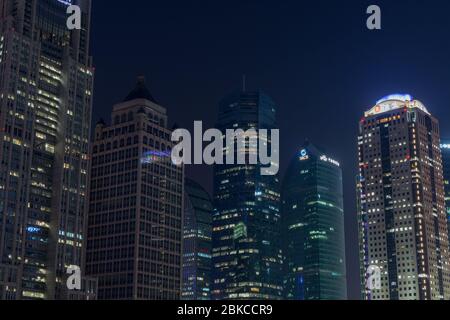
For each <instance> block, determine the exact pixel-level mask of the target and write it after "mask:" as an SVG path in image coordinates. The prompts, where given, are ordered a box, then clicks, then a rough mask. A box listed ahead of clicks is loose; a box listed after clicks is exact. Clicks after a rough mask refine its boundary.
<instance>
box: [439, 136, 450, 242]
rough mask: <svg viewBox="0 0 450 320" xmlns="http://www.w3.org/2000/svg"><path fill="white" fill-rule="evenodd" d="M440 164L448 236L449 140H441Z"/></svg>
mask: <svg viewBox="0 0 450 320" xmlns="http://www.w3.org/2000/svg"><path fill="white" fill-rule="evenodd" d="M441 151H442V164H443V168H444V189H445V207H446V212H447V223H448V234H449V237H450V142H449V141H442V143H441Z"/></svg>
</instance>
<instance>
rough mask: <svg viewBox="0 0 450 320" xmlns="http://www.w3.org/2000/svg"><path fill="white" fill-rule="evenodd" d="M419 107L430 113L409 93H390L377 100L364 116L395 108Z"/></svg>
mask: <svg viewBox="0 0 450 320" xmlns="http://www.w3.org/2000/svg"><path fill="white" fill-rule="evenodd" d="M402 108H407V109H415V108H417V109H420V110H422V111H423V112H425V113H427V114H430V113H429V111H428V110H427V108H426V107H425V105H424V104H423V103H422V102H420V101H419V100H414V99H413V97H412V96H411V95H409V94H391V95H388V96H386V97H384V98H382V99H380V100H378V101H377V103H376V105H375V106H374V107H373V108H372V109H370V110H369V111H367V112H366V113H365V116H366V117H370V116H374V115H378V114H381V113H385V112H390V111H393V110H397V109H402Z"/></svg>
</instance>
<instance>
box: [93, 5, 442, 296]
mask: <svg viewBox="0 0 450 320" xmlns="http://www.w3.org/2000/svg"><path fill="white" fill-rule="evenodd" d="M371 4H377V5H379V6H380V7H381V10H382V28H383V29H382V30H381V31H369V30H368V29H367V28H366V19H367V17H368V16H367V15H366V13H365V12H366V9H367V7H368V6H369V5H371ZM449 14H450V3H448V1H429V0H428V1H413V0H396V1H380V0H371V1H365V0H355V1H348V0H347V1H345V0H341V1H337V0H328V1H323V0H314V1H312V0H310V1H299V0H289V1H287V0H271V1H266V0H227V1H225V0H215V1H211V0H198V1H173V0H164V1H151V0H128V1H108V2H106V1H99V0H95V1H94V8H93V30H92V54H93V56H94V65H95V67H96V82H95V102H94V121H96V120H98V118H99V117H104V118H105V119H107V120H108V121H109V114H110V111H111V108H112V105H113V104H115V103H117V102H119V101H121V100H122V99H123V98H124V97H125V96H126V94H127V93H128V91H129V90H130V89H131V88H132V87H133V86H134V83H135V78H136V76H137V75H140V74H143V75H145V76H146V78H147V83H148V86H149V88H150V90H151V92H152V94H153V96H155V98H156V99H157V100H158V101H159V102H160V104H161V105H163V106H165V107H166V108H167V109H168V112H169V117H170V121H171V122H172V123H173V122H176V123H178V124H179V126H180V127H183V128H188V129H189V128H191V127H192V125H193V121H194V120H203V121H204V123H205V126H210V127H212V126H213V125H214V122H215V119H216V116H217V103H218V101H219V100H220V98H221V97H223V96H224V95H226V94H228V93H230V92H232V91H234V90H235V89H238V88H240V86H241V78H242V74H246V75H247V88H248V90H251V89H258V88H260V89H262V90H263V91H265V92H266V93H267V94H269V95H270V96H271V97H272V98H273V99H274V100H275V101H276V103H277V104H278V116H277V118H278V123H279V127H280V133H281V148H282V149H281V157H282V159H281V161H282V171H283V172H284V170H285V169H286V167H287V165H288V162H289V160H290V159H291V158H292V156H293V155H294V154H295V153H296V152H297V151H298V150H299V146H300V145H301V144H302V143H303V141H304V140H305V139H306V138H308V139H309V140H310V141H311V142H313V143H316V144H318V145H321V146H323V147H325V148H326V150H327V151H328V153H329V154H331V155H334V157H335V158H337V159H338V160H339V161H340V162H341V163H342V166H343V170H344V189H345V195H344V196H345V212H346V213H345V214H346V238H347V260H348V261H347V264H348V278H349V297H350V298H352V299H357V298H358V297H359V275H358V273H359V271H358V244H357V243H358V239H357V231H356V230H357V225H356V213H355V211H356V206H355V183H354V181H355V178H354V177H355V175H356V168H357V157H356V143H357V133H358V132H357V128H358V127H357V126H358V121H359V119H360V118H361V117H362V115H363V112H364V111H365V110H367V109H369V108H370V107H372V106H373V105H374V104H375V102H376V101H377V100H378V99H379V98H381V97H383V96H385V95H388V94H391V93H409V94H411V95H413V96H414V97H415V98H417V99H419V100H421V101H422V102H423V103H424V104H425V105H426V106H427V107H428V109H429V110H430V112H432V113H433V114H434V115H435V116H436V117H437V118H438V119H440V121H441V131H442V136H443V137H445V136H447V137H450V125H449V122H448V120H449V116H450V106H449V103H450V18H449ZM188 172H189V174H190V176H191V177H192V178H194V179H196V180H198V181H199V182H201V183H202V184H203V185H204V186H205V187H206V188H208V189H209V190H211V184H212V176H211V168H203V167H201V168H198V167H196V168H189V170H188Z"/></svg>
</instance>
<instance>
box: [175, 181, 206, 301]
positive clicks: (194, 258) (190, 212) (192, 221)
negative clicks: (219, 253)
mask: <svg viewBox="0 0 450 320" xmlns="http://www.w3.org/2000/svg"><path fill="white" fill-rule="evenodd" d="M184 195H185V196H184V218H183V220H184V223H183V241H184V243H183V276H182V281H183V285H182V292H181V297H182V299H183V300H210V299H211V269H212V259H211V258H212V252H211V250H212V241H211V233H212V213H213V204H212V199H211V197H210V196H209V194H208V192H206V190H205V189H203V188H202V186H200V185H199V184H198V183H197V182H195V181H193V180H191V179H185V186H184Z"/></svg>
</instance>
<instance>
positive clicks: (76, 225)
mask: <svg viewBox="0 0 450 320" xmlns="http://www.w3.org/2000/svg"><path fill="white" fill-rule="evenodd" d="M73 2H74V3H75V4H78V5H79V6H80V8H81V10H82V29H81V30H73V31H69V30H68V29H67V27H66V20H67V18H68V15H67V14H66V9H67V6H68V2H67V1H58V0H0V128H1V131H0V158H1V165H0V298H3V299H54V298H58V299H65V298H67V297H68V295H69V293H68V292H67V291H66V290H65V289H66V283H65V278H66V271H67V268H68V267H69V266H71V265H76V266H79V267H82V247H83V241H84V228H85V213H86V200H87V199H86V196H87V184H88V152H89V137H90V122H91V108H92V87H93V68H92V62H91V58H90V57H89V30H90V7H91V1H90V0H79V1H73Z"/></svg>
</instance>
